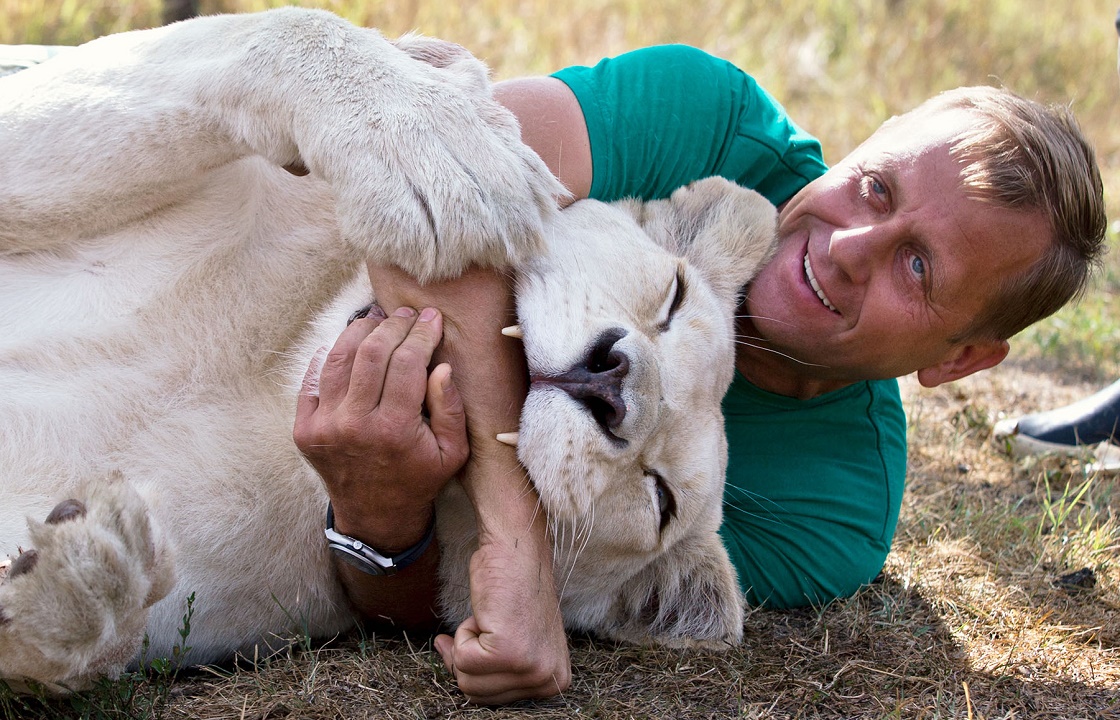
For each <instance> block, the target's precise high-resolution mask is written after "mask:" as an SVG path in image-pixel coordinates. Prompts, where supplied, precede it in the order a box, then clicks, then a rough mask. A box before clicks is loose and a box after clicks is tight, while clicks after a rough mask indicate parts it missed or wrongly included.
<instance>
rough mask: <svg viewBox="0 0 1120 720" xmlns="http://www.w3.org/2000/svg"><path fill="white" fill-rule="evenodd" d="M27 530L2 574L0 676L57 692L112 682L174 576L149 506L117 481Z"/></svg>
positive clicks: (91, 489)
mask: <svg viewBox="0 0 1120 720" xmlns="http://www.w3.org/2000/svg"><path fill="white" fill-rule="evenodd" d="M28 524H29V530H30V538H31V543H32V548H30V549H25V550H23V552H21V553H20V554H19V555H17V556H16V557H15V558H14V559H13V560H12V561H11V562H10V563H8V567H7V569H6V571H0V572H2V573H3V575H5V577H2V578H0V678H3V679H5V680H7V681H9V682H10V684H13V685H16V686H20V685H23V682H22V681H23V680H33V681H35V682H38V683H42V684H44V685H46V686H47V687H48V688H52V689H55V690H63V689H78V688H79V687H81V686H83V685H86V684H88V682H89V681H90V680H92V679H94V678H96V677H99V676H110V677H115V676H116V675H117V674H118V673H120V671H121V670H122V669H123V668H124V667H125V665H126V664H127V663H128V662H129V661H130V660H132V659H133V658H134V657H135V656H136V655H137V653H138V651H139V649H140V646H141V642H142V639H143V635H144V626H145V624H146V622H147V617H148V608H149V607H150V606H151V605H152V604H153V603H154V602H156V601H157V600H159V599H160V598H161V597H163V596H164V595H166V594H167V593H168V591H170V589H171V586H172V583H173V580H174V578H173V571H172V564H171V558H170V556H169V552H168V551H167V549H166V547H165V546H164V543H163V541H162V539H161V538H160V537H159V535H158V531H157V529H156V528H154V527H153V524H152V520H151V517H150V515H149V513H148V506H147V503H146V502H145V501H144V500H143V498H141V497H140V496H139V495H138V494H137V493H136V492H135V491H134V490H133V489H132V488H130V487H129V486H128V484H127V483H126V482H124V481H123V480H122V479H121V478H120V477H119V476H117V477H114V478H111V479H109V480H108V481H100V482H96V483H91V484H90V485H88V486H87V488H86V492H85V493H84V494H83V497H82V499H81V500H66V501H64V502H62V503H60V504H59V505H58V506H56V507H55V509H54V510H52V511H51V513H50V514H49V515H48V516H47V518H46V520H45V521H44V522H38V521H35V520H30V521H29V523H28Z"/></svg>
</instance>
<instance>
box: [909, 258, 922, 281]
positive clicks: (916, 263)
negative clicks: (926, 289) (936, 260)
mask: <svg viewBox="0 0 1120 720" xmlns="http://www.w3.org/2000/svg"><path fill="white" fill-rule="evenodd" d="M910 271H911V272H913V273H914V274H915V275H917V276H918V277H925V276H926V261H925V260H923V259H922V258H921V256H920V255H911V256H910Z"/></svg>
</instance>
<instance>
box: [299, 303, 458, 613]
mask: <svg viewBox="0 0 1120 720" xmlns="http://www.w3.org/2000/svg"><path fill="white" fill-rule="evenodd" d="M442 323H443V317H442V315H440V314H439V313H438V312H435V311H434V310H430V309H428V310H424V311H423V312H421V313H420V315H419V316H417V315H416V313H415V312H414V311H412V310H411V308H402V309H400V310H398V311H397V312H394V313H393V316H392V317H390V318H386V317H385V315H384V313H383V312H382V311H381V308H379V307H374V308H371V309H370V312H369V314H368V316H366V317H363V318H359V319H357V320H355V321H354V322H352V323H351V324H350V326H349V327H347V328H346V330H345V331H344V332H343V333H342V335H341V336H340V337H339V338H338V341H337V342H336V343H335V346H334V348H333V349H332V350H331V351H330V352H329V353H327V352H326V351H325V350H324V351H323V352H322V353H320V354H319V355H317V356H316V359H315V360H313V361H312V363H311V367H310V368H309V369H308V371H307V375H306V376H305V377H304V383H303V389H302V390H301V392H300V397H299V402H298V405H297V407H296V422H295V430H294V432H293V435H294V437H295V441H296V445H297V446H298V447H299V449H300V450H301V451H302V452H303V453H304V455H306V456H307V458H308V460H309V461H310V462H311V464H312V465H313V466H314V467H315V469H316V470H318V471H319V474H320V476H321V477H322V478H323V482H324V484H325V485H326V488H327V494H328V495H329V496H330V498H331V503H332V505H333V507H334V514H335V529H336V530H338V531H339V532H341V533H343V534H345V535H349V536H351V537H355V538H358V539H359V540H362V541H363V542H365V543H367V544H369V545H370V546H371V547H373V548H376V549H377V550H378V551H380V552H381V553H384V554H395V553H398V552H400V551H403V550H404V549H406V548H408V547H411V546H413V545H415V544H416V543H417V542H419V541H420V539H421V538H423V536H424V533H425V531H426V530H427V528H428V525H429V523H430V522H431V521H432V512H433V510H432V505H433V501H434V500H435V497H436V495H437V494H438V493H439V491H440V489H441V488H442V487H443V486H444V484H445V483H446V482H447V481H448V480H449V479H450V478H451V477H452V476H454V474H455V473H456V472H457V471H458V470H459V469H460V468H461V467H462V465H463V463H464V462H465V460H466V458H467V456H468V453H469V449H468V446H467V436H466V429H465V417H464V413H463V401H462V399H461V397H460V396H459V392H458V390H457V389H456V387H455V384H454V383H453V382H452V381H451V368H450V366H448V365H446V364H443V365H439V366H437V367H436V368H435V370H433V371H432V373H431V375H430V376H429V375H428V374H427V367H428V364H429V363H430V362H431V357H432V353H433V352H434V351H435V348H436V346H437V345H438V344H439V341H440V337H441V336H442V330H443V324H442ZM424 404H426V405H427V407H428V412H429V413H430V415H431V420H430V423H426V422H425V421H424V417H423V414H422V412H421V411H422V407H423V405H424ZM335 566H336V568H337V569H338V574H339V579H340V580H341V582H342V584H343V586H344V587H345V589H346V593H347V595H348V596H349V598H350V601H351V602H352V603H353V604H354V607H355V608H356V609H357V610H358V611H359V612H360V613H361V614H362V615H363V616H364V617H366V618H370V619H373V620H380V621H384V620H389V621H390V624H391V625H393V626H394V627H396V628H398V629H400V628H404V629H418V630H425V631H431V630H434V629H435V628H436V627H438V624H439V618H438V617H437V615H436V612H435V610H434V607H435V598H436V596H437V594H438V583H439V580H438V568H439V548H438V545H437V544H435V543H433V544H432V546H431V547H430V548H429V549H428V550H427V552H425V553H424V554H423V555H422V556H421V557H420V558H419V559H418V560H417V561H416V562H415V563H414V564H412V565H410V566H409V567H407V568H405V569H403V570H401V571H400V572H398V573H397V574H396V575H394V576H393V577H379V576H374V575H367V574H365V573H363V572H362V571H360V570H358V569H357V568H354V567H353V566H351V565H348V564H347V563H344V562H339V561H336V563H335Z"/></svg>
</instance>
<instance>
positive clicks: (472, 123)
mask: <svg viewBox="0 0 1120 720" xmlns="http://www.w3.org/2000/svg"><path fill="white" fill-rule="evenodd" d="M401 49H403V50H404V51H405V53H407V56H406V57H399V58H396V63H394V64H395V65H403V67H396V68H395V69H396V70H397V72H382V73H379V74H378V77H377V82H373V81H370V82H367V83H366V92H368V94H369V97H368V98H365V99H364V102H363V103H362V105H363V106H366V107H369V108H371V110H370V114H369V116H368V117H363V118H354V119H352V120H351V121H350V122H344V123H339V124H336V125H334V126H331V127H329V128H327V129H325V130H324V137H322V138H321V141H322V142H321V144H319V146H318V148H317V150H318V152H317V153H316V154H317V155H319V158H320V162H319V163H317V164H318V165H319V167H318V168H314V167H313V169H317V170H318V171H320V172H322V173H323V174H324V175H325V176H326V177H327V179H328V182H330V184H331V187H332V188H333V190H334V192H335V196H336V200H337V210H338V220H339V225H340V229H341V231H342V233H343V236H344V238H345V239H346V240H347V241H348V242H350V243H353V244H354V245H355V247H356V248H357V249H358V250H359V251H360V252H362V253H363V255H365V257H367V258H368V259H371V260H375V261H376V262H379V263H383V264H392V265H396V266H398V267H400V268H402V269H404V270H405V271H406V272H408V273H409V274H411V275H413V276H415V277H416V278H418V279H419V280H421V281H422V282H425V281H429V280H438V279H445V278H449V277H454V276H457V275H458V274H459V273H461V272H462V271H463V270H464V269H465V268H466V267H468V266H469V265H472V264H477V265H482V266H492V267H498V266H505V265H514V266H516V265H519V264H521V263H524V262H526V261H527V260H529V259H531V258H533V257H535V256H537V255H539V254H540V253H541V252H543V248H544V240H543V237H542V233H543V221H542V218H544V217H545V216H547V215H548V214H550V213H554V212H557V210H556V207H557V205H556V200H557V197H558V196H560V195H563V194H564V193H565V190H564V188H563V186H561V185H560V183H559V182H558V181H557V180H556V179H555V178H554V177H553V176H552V174H551V172H550V171H549V170H548V168H547V167H546V166H545V164H544V163H543V162H542V161H541V159H540V158H539V157H538V156H537V155H536V153H534V152H533V151H532V150H530V149H529V148H528V147H527V146H525V145H524V144H523V143H522V142H521V133H520V128H519V127H518V124H517V121H516V119H515V118H514V116H513V115H512V113H510V112H509V111H507V110H506V109H505V108H503V107H502V106H501V105H499V104H498V103H497V102H496V101H495V100H494V99H493V97H492V96H491V93H490V88H489V83H488V81H487V79H486V70H485V67H484V66H483V65H482V64H481V63H480V62H479V61H477V60H475V59H473V58H471V57H470V56H469V55H468V54H467V53H466V52H465V51H462V50H461V49H459V50H458V51H454V47H452V49H451V50H446V49H444V48H442V47H441V45H440V44H439V43H438V42H437V41H427V40H420V39H416V38H409V39H405V40H402V41H401ZM444 50H446V51H444ZM405 53H402V55H404V54H405ZM417 59H421V60H422V61H420V62H418V61H417ZM429 63H430V64H429ZM325 125H327V124H325Z"/></svg>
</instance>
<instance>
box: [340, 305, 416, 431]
mask: <svg viewBox="0 0 1120 720" xmlns="http://www.w3.org/2000/svg"><path fill="white" fill-rule="evenodd" d="M354 324H355V325H357V324H358V323H357V322H355V323H354ZM415 324H416V311H415V310H413V309H412V308H410V307H399V308H397V309H396V310H394V311H393V314H392V315H390V316H389V317H387V318H385V319H384V320H382V321H381V323H380V324H379V325H378V326H377V327H376V329H374V331H373V332H371V333H369V335H368V336H366V337H365V338H364V339H363V340H362V342H361V344H359V345H358V348H357V350H356V351H355V354H354V361H353V366H352V368H351V372H350V386H349V389H348V391H347V402H348V403H352V408H351V410H352V411H353V413H354V414H355V415H367V414H370V413H372V412H373V411H374V410H376V409H377V408H378V406H379V405H381V404H382V403H383V402H384V400H383V398H382V393H383V392H384V390H385V388H386V386H391V385H392V384H393V383H392V381H391V380H389V379H388V378H387V376H388V373H389V372H390V367H391V365H392V362H393V357H394V355H396V353H397V352H398V351H399V350H400V346H401V344H402V343H404V342H405V340H407V339H408V337H409V334H410V333H411V331H412V328H413V326H414V325H415ZM423 371H424V369H423V368H422V369H421V372H423ZM419 385H420V392H423V381H420V382H419ZM390 406H392V405H391V404H390ZM412 407H413V408H419V404H414V405H413V406H412Z"/></svg>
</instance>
